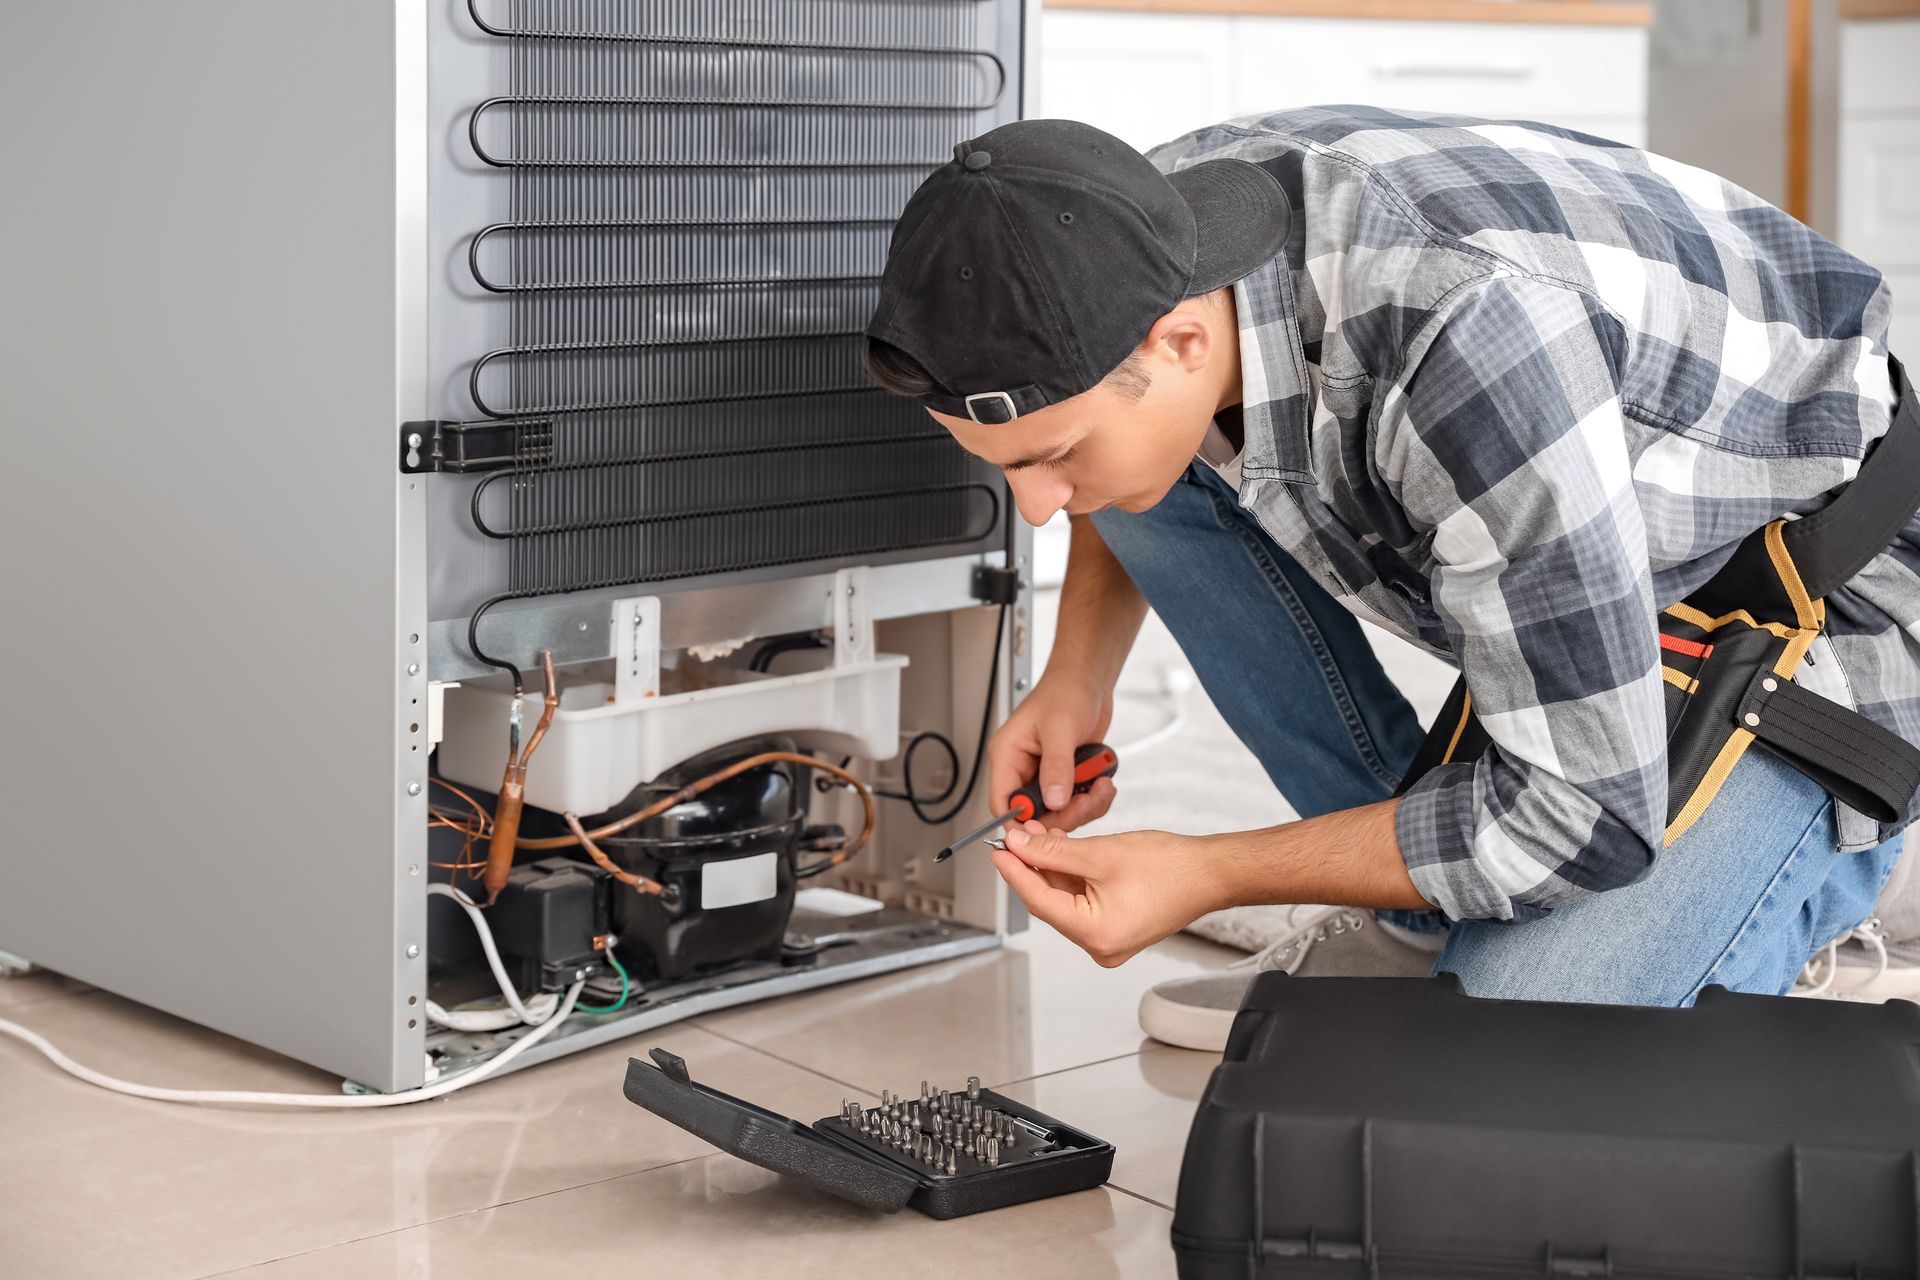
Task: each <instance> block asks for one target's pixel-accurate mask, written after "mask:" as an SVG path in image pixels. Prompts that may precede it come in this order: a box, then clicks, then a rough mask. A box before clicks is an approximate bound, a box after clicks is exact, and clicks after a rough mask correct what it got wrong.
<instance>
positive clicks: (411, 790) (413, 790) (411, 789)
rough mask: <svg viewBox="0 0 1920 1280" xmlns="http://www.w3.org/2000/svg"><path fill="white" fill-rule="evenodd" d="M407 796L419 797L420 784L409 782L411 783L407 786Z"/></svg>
mask: <svg viewBox="0 0 1920 1280" xmlns="http://www.w3.org/2000/svg"><path fill="white" fill-rule="evenodd" d="M407 794H408V795H410V796H417V795H419V794H420V784H419V783H417V782H409V783H408V784H407Z"/></svg>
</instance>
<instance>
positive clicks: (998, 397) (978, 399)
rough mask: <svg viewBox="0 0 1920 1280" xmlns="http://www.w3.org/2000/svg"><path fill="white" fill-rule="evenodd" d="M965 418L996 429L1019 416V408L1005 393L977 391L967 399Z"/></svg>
mask: <svg viewBox="0 0 1920 1280" xmlns="http://www.w3.org/2000/svg"><path fill="white" fill-rule="evenodd" d="M966 403H967V416H968V417H969V418H972V419H973V420H974V421H975V422H978V423H980V424H981V425H982V426H989V427H996V426H999V425H1000V424H1002V423H1005V422H1012V421H1013V420H1014V419H1015V418H1017V417H1019V416H1020V406H1019V405H1017V404H1015V403H1014V402H1013V396H1012V395H1010V394H1009V393H1007V392H1005V391H979V392H975V393H974V394H973V395H970V396H968V397H967V402H966Z"/></svg>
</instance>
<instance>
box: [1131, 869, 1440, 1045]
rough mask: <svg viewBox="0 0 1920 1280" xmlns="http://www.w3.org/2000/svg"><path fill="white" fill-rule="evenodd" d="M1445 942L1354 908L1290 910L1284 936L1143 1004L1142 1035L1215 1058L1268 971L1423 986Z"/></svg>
mask: <svg viewBox="0 0 1920 1280" xmlns="http://www.w3.org/2000/svg"><path fill="white" fill-rule="evenodd" d="M1445 941H1446V935H1445V934H1435V935H1433V938H1432V939H1431V941H1429V940H1428V939H1427V938H1426V936H1425V935H1421V934H1410V933H1408V932H1407V931H1405V930H1402V929H1391V930H1389V929H1387V928H1385V927H1384V926H1382V925H1380V924H1379V923H1378V922H1376V921H1375V920H1374V919H1373V918H1372V916H1371V914H1370V913H1368V912H1365V911H1359V910H1356V909H1354V908H1352V907H1321V906H1297V907H1292V908H1290V909H1289V910H1288V913H1287V927H1286V929H1285V930H1284V931H1283V932H1282V933H1281V934H1280V936H1279V937H1277V938H1275V939H1274V940H1273V941H1272V942H1269V943H1268V944H1267V945H1266V946H1264V947H1262V948H1261V949H1260V950H1258V951H1256V952H1254V953H1253V954H1252V955H1250V956H1247V957H1246V958H1245V959H1243V960H1236V961H1234V962H1233V963H1232V964H1230V965H1228V966H1227V967H1226V968H1224V969H1218V970H1215V971H1214V972H1212V973H1203V974H1199V975H1197V976H1195V977H1191V978H1175V979H1173V980H1172V981H1170V982H1163V983H1161V984H1160V985H1159V986H1157V987H1155V988H1153V990H1151V991H1149V992H1147V993H1146V994H1145V995H1143V996H1141V997H1140V1029H1141V1030H1142V1031H1144V1032H1146V1033H1147V1034H1148V1035H1150V1036H1152V1037H1153V1038H1154V1039H1155V1040H1159V1041H1161V1042H1162V1043H1165V1044H1171V1045H1178V1046H1179V1047H1180V1048H1182V1049H1203V1050H1206V1051H1207V1052H1210V1053H1219V1052H1220V1051H1221V1050H1223V1049H1225V1048H1226V1047H1227V1032H1228V1031H1229V1030H1230V1029H1231V1028H1232V1026H1233V1016H1234V1014H1236V1013H1238V1012H1239V1011H1240V1005H1241V1002H1242V1001H1244V1000H1245V999H1246V996H1247V988H1248V987H1250V986H1252V985H1253V980H1254V979H1255V978H1257V977H1259V976H1260V974H1262V973H1264V972H1266V971H1267V970H1269V969H1278V970H1280V971H1281V972H1282V973H1293V974H1300V975H1301V976H1303V977H1371V978H1424V977H1425V976H1426V975H1427V974H1428V973H1429V972H1430V971H1431V970H1432V968H1433V957H1434V955H1435V953H1437V952H1438V950H1439V948H1440V945H1441V944H1443V943H1445ZM1309 958H1311V961H1312V963H1311V964H1309V963H1308V961H1309Z"/></svg>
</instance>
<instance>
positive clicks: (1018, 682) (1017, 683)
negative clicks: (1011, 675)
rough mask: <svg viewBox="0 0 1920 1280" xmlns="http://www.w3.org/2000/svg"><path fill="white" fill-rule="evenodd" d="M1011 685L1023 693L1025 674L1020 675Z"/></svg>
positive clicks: (1025, 684)
mask: <svg viewBox="0 0 1920 1280" xmlns="http://www.w3.org/2000/svg"><path fill="white" fill-rule="evenodd" d="M1013 687H1014V688H1015V689H1018V690H1019V691H1020V692H1021V693H1025V692H1026V691H1027V678H1026V677H1025V676H1021V677H1020V678H1019V679H1018V680H1015V681H1014V682H1013Z"/></svg>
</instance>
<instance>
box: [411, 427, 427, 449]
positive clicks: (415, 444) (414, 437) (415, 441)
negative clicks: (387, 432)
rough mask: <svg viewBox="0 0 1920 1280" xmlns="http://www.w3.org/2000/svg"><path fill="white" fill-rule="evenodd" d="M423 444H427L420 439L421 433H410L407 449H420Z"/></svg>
mask: <svg viewBox="0 0 1920 1280" xmlns="http://www.w3.org/2000/svg"><path fill="white" fill-rule="evenodd" d="M423 443H425V442H424V441H423V440H421V439H420V433H419V432H418V431H413V432H409V433H408V435H407V448H409V449H418V448H419V447H420V446H421V445H422V444H423Z"/></svg>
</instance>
